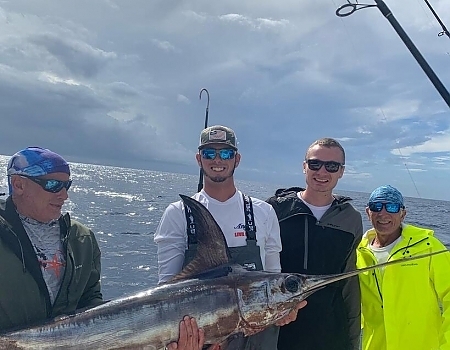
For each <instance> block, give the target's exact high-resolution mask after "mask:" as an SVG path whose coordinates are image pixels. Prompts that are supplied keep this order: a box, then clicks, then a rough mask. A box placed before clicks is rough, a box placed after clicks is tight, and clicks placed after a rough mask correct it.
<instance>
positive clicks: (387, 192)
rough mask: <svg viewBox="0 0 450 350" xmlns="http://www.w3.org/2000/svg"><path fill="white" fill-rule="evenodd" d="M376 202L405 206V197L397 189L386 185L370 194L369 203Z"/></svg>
mask: <svg viewBox="0 0 450 350" xmlns="http://www.w3.org/2000/svg"><path fill="white" fill-rule="evenodd" d="M375 202H386V203H396V204H400V205H401V206H403V196H402V194H401V193H400V191H399V190H397V189H396V188H395V187H392V186H391V185H384V186H380V187H378V188H376V189H375V190H373V192H372V193H371V194H370V197H369V203H375Z"/></svg>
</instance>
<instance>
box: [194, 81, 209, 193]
mask: <svg viewBox="0 0 450 350" xmlns="http://www.w3.org/2000/svg"><path fill="white" fill-rule="evenodd" d="M203 91H205V92H206V95H207V97H208V101H207V103H206V111H205V127H204V129H206V128H207V127H208V114H209V92H208V90H206V89H205V88H203V89H201V90H200V96H199V98H200V100H201V99H202V92H203ZM202 188H203V169H202V168H200V176H199V178H198V186H197V192H200V191H201V190H202Z"/></svg>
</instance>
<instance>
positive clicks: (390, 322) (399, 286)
mask: <svg viewBox="0 0 450 350" xmlns="http://www.w3.org/2000/svg"><path fill="white" fill-rule="evenodd" d="M401 236H402V237H401V240H400V241H399V242H398V243H397V244H396V245H395V246H394V248H393V249H392V251H391V254H390V256H389V259H388V261H393V260H399V259H403V258H406V257H410V256H415V255H420V254H426V253H429V252H434V251H440V250H443V249H446V248H445V246H444V245H443V244H442V243H441V242H440V241H439V240H438V239H437V238H435V237H433V231H432V230H428V229H423V228H419V227H415V226H412V225H403V229H402V234H401ZM374 237H375V230H374V229H371V230H369V231H367V232H366V233H365V235H364V236H363V239H362V241H361V243H360V245H359V247H358V249H357V267H358V268H362V267H366V266H371V265H374V264H375V263H376V261H375V257H374V255H373V253H372V252H371V250H370V248H369V244H370V242H372V240H373V238H374ZM359 281H360V286H361V304H362V319H363V320H362V327H363V339H362V342H363V346H362V349H363V350H450V253H442V254H438V255H435V256H431V257H426V258H423V259H418V260H413V261H405V263H403V264H401V263H400V264H396V265H392V266H387V267H385V268H384V272H383V271H380V269H376V270H373V271H369V272H365V273H362V274H360V275H359ZM441 310H442V311H441Z"/></svg>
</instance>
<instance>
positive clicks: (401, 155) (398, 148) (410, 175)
mask: <svg viewBox="0 0 450 350" xmlns="http://www.w3.org/2000/svg"><path fill="white" fill-rule="evenodd" d="M397 144H399V142H398V140H397ZM397 150H398V153H400V157H402V158H403V159H406V157H403V154H402V152H401V151H400V146H398V147H397ZM403 164H404V165H405V168H406V170H407V171H408V174H409V177H410V178H411V181H412V183H413V185H414V188H415V189H416V192H417V195H418V196H419V198H422V196H421V195H420V193H419V190H418V189H417V186H416V183H415V182H414V179H413V177H412V174H411V172H410V171H409V169H408V166H407V165H406V160H405V161H404V163H403Z"/></svg>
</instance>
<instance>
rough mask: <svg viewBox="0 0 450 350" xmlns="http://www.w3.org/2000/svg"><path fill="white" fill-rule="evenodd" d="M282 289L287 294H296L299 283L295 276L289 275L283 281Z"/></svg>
mask: <svg viewBox="0 0 450 350" xmlns="http://www.w3.org/2000/svg"><path fill="white" fill-rule="evenodd" d="M284 287H285V288H286V290H287V291H288V292H291V293H296V292H298V290H299V288H300V281H299V279H298V277H297V276H293V275H289V276H287V277H286V278H285V279H284Z"/></svg>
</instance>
